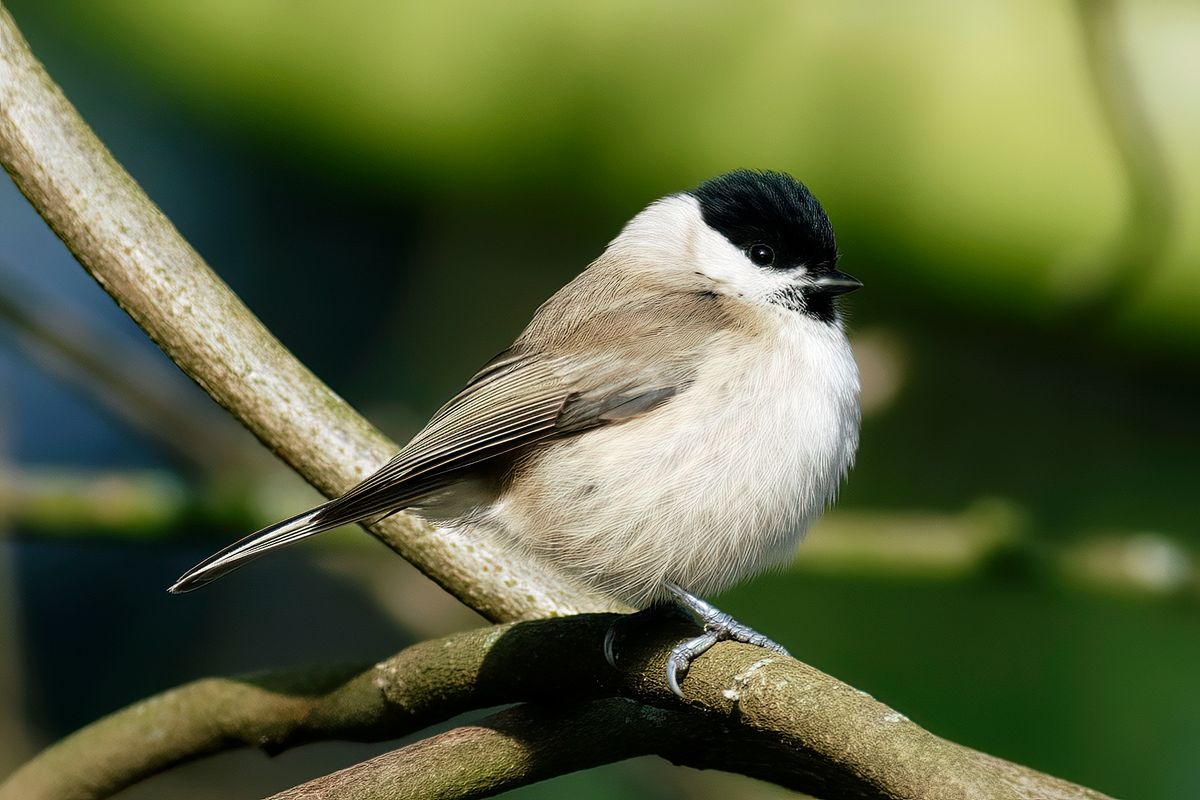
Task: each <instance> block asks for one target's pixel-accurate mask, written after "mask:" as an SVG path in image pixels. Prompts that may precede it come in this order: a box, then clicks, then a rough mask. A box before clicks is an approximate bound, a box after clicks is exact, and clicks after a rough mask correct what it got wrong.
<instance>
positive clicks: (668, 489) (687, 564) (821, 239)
mask: <svg viewBox="0 0 1200 800" xmlns="http://www.w3.org/2000/svg"><path fill="white" fill-rule="evenodd" d="M837 261H838V253H837V249H836V246H835V244H834V236H833V229H832V227H831V226H830V223H829V219H828V218H827V217H826V215H825V212H824V210H823V209H822V208H821V205H820V203H818V202H817V200H816V198H815V197H813V195H812V193H810V192H809V190H808V189H807V188H806V187H805V186H804V185H803V184H801V183H800V182H798V181H796V180H795V179H794V178H792V177H790V176H788V175H785V174H782V173H778V172H751V171H744V170H743V171H737V172H732V173H729V174H727V175H722V176H720V177H717V178H713V179H712V180H709V181H707V182H705V183H703V184H701V185H700V186H699V187H698V188H696V189H694V190H692V191H690V192H683V193H680V194H674V195H670V196H668V197H665V198H663V199H661V200H658V201H656V202H654V203H651V204H650V205H649V206H648V207H647V208H646V209H645V210H643V211H642V212H641V213H639V214H638V215H637V216H635V217H634V218H633V219H632V220H630V222H629V223H628V224H627V225H626V226H625V228H624V229H623V230H622V231H621V233H620V234H619V235H618V236H617V237H616V238H615V239H613V240H612V242H610V243H609V245H608V248H607V249H606V250H605V251H604V253H603V254H601V256H600V257H599V258H597V259H596V260H595V261H594V262H593V263H592V264H591V265H590V266H588V267H587V269H585V270H584V271H583V272H582V273H580V274H579V276H578V277H576V278H575V279H574V280H572V281H571V282H570V283H568V284H567V285H566V286H564V287H563V288H562V289H560V290H559V291H558V292H557V293H556V294H555V295H554V296H553V297H551V298H550V299H549V300H547V301H546V302H545V303H544V304H543V305H542V306H541V307H540V308H539V309H538V310H537V312H536V313H535V314H534V316H533V319H532V320H531V321H530V323H529V325H528V327H526V328H525V330H524V332H523V333H522V334H521V335H520V336H519V337H517V340H516V341H515V342H514V343H513V345H512V346H511V347H509V348H508V349H507V350H504V351H503V352H502V353H500V354H499V355H498V356H496V357H495V358H494V359H492V360H491V361H490V362H488V363H487V364H485V365H484V366H483V368H482V369H480V370H479V372H477V373H476V374H475V376H474V377H473V378H472V379H471V380H470V381H469V382H468V383H467V385H466V388H464V389H463V390H462V391H461V392H459V393H458V395H456V396H455V397H454V398H453V399H451V400H450V402H448V403H447V404H446V405H444V406H443V407H442V408H441V410H440V411H438V412H437V413H436V414H434V416H433V418H432V419H431V420H430V421H429V423H428V424H427V425H426V426H425V428H424V429H422V430H421V432H420V433H418V434H417V435H416V436H415V437H413V439H412V441H410V442H409V443H408V444H407V445H405V446H404V448H403V449H402V450H401V451H400V452H399V453H398V454H397V455H396V456H395V457H394V458H393V459H392V460H391V461H389V462H388V463H387V464H385V465H384V466H383V467H382V468H381V469H380V470H379V471H378V472H376V473H375V474H373V475H371V476H370V477H369V478H367V479H366V480H364V481H363V482H362V483H360V484H358V485H357V486H355V487H354V488H353V489H351V490H350V491H348V492H346V493H345V494H344V495H342V496H341V497H339V498H337V499H335V500H331V501H329V502H327V503H325V504H323V505H320V506H318V507H317V508H314V509H312V510H310V511H306V512H304V513H303V514H300V515H298V516H295V517H292V518H291V519H288V520H285V521H283V522H280V523H278V524H276V525H272V526H271V527H269V528H265V529H264V530H261V531H259V532H257V533H254V534H252V535H250V536H248V537H246V538H245V539H242V540H241V541H239V542H237V543H235V544H233V545H230V546H229V547H227V548H226V549H224V550H222V551H221V552H219V553H217V554H216V555H214V556H212V557H210V558H209V559H207V560H206V561H204V562H203V563H201V564H199V565H197V566H196V567H194V568H193V569H191V570H189V571H188V572H187V573H186V574H184V575H183V576H182V577H181V578H180V579H179V581H178V582H177V583H175V585H174V586H172V587H171V591H172V592H185V591H188V590H191V589H194V588H196V587H198V586H201V585H203V584H205V583H208V582H209V581H212V580H214V579H216V578H218V577H220V576H221V575H224V574H225V573H227V572H229V571H231V570H233V569H235V568H237V567H239V566H241V565H242V564H244V563H246V562H248V561H250V560H251V559H254V558H257V557H258V556H261V555H263V554H265V553H267V552H269V551H271V550H274V549H276V548H278V547H282V546H284V545H287V544H291V543H293V542H297V541H299V540H301V539H305V538H307V537H309V536H312V535H314V534H317V533H320V532H322V531H325V530H329V529H331V528H336V527H338V526H340V525H345V524H347V523H351V522H358V521H364V520H371V519H374V518H377V517H380V516H382V515H386V514H389V513H392V512H395V511H398V510H401V509H408V510H410V511H413V512H415V513H417V514H418V515H420V516H422V517H424V518H425V519H427V520H429V521H430V522H432V523H434V524H436V525H439V526H444V527H453V526H470V527H471V528H472V529H474V530H481V531H483V532H485V533H486V534H487V535H491V536H495V537H496V538H497V539H498V540H500V541H501V542H503V543H505V544H507V545H509V546H513V547H515V548H516V550H517V551H519V552H521V553H524V554H526V555H528V556H531V557H533V558H536V559H539V560H541V561H542V562H544V563H545V564H546V565H548V566H549V567H551V568H553V569H555V570H558V571H560V572H562V573H565V574H566V575H568V576H570V577H572V578H573V579H575V580H576V581H578V582H580V583H582V584H584V585H586V586H588V587H591V588H593V589H596V590H599V591H600V592H603V593H605V594H607V595H610V596H612V597H615V598H619V599H621V600H623V601H626V602H628V603H630V604H631V605H633V606H635V607H645V606H647V605H650V604H653V603H658V602H660V601H671V602H676V603H678V604H680V605H681V606H682V607H683V608H685V609H686V610H688V611H690V613H691V614H692V615H694V616H695V617H696V618H697V619H698V621H699V622H700V623H701V624H702V625H703V627H704V632H703V634H702V635H700V636H698V637H696V638H694V639H691V640H688V641H685V642H683V643H681V644H680V645H679V646H677V647H676V648H675V649H674V651H673V652H672V654H671V657H670V660H669V662H668V665H667V678H668V682H669V683H670V685H671V688H672V689H673V690H674V691H675V692H676V693H677V694H680V696H682V693H681V692H680V690H679V683H678V681H679V678H680V677H681V676H682V675H683V674H684V673H685V672H686V670H687V668H688V666H689V664H690V663H691V661H692V659H694V658H695V657H696V656H698V655H699V654H700V653H702V652H704V650H706V649H708V647H711V646H712V645H713V644H714V643H715V642H717V641H719V640H721V639H736V640H739V641H744V642H750V643H753V644H757V645H761V646H763V647H768V648H771V649H775V650H778V651H780V652H783V649H782V648H781V647H779V646H778V645H776V644H775V643H774V642H771V641H770V640H769V639H767V638H766V637H764V636H762V635H761V634H758V633H756V632H755V631H753V630H751V629H749V628H747V627H746V626H744V625H741V624H739V623H737V622H735V621H734V620H733V619H731V618H730V617H729V616H728V615H726V614H723V613H722V612H720V611H718V610H717V609H715V608H714V607H712V606H710V605H709V604H707V603H705V602H704V601H703V600H701V599H700V597H699V595H702V594H705V593H709V592H717V591H720V590H721V589H723V588H725V587H728V586H730V585H731V584H733V583H735V582H736V581H739V580H741V579H743V578H745V577H747V576H749V575H752V574H754V573H757V572H760V571H762V570H763V569H765V568H768V567H770V566H772V565H776V564H779V563H781V562H784V561H786V560H787V559H788V558H789V557H790V556H791V554H792V552H793V549H794V548H795V546H796V545H797V543H798V542H799V540H800V539H801V538H802V537H803V535H804V532H805V530H806V529H807V528H808V526H809V524H810V523H811V522H812V521H813V520H814V519H815V518H816V517H817V516H819V515H820V513H821V512H822V511H823V510H824V508H825V507H826V506H827V505H828V504H829V503H830V502H831V501H832V500H833V498H834V496H835V494H836V493H837V489H838V485H839V483H840V482H841V480H842V478H843V477H844V476H845V474H846V472H847V470H848V469H849V468H850V465H851V463H852V462H853V460H854V453H855V449H856V447H857V445H858V429H859V404H858V395H859V384H858V370H857V368H856V366H855V363H854V357H853V355H852V354H851V352H850V344H849V342H848V341H847V339H846V334H845V331H844V329H843V325H842V318H841V315H840V314H839V311H838V297H839V296H840V295H842V294H845V293H847V292H851V291H854V290H855V289H858V288H859V287H861V285H862V284H861V283H859V281H858V280H856V279H855V278H853V277H851V276H849V275H847V274H845V273H843V272H841V271H839V270H838V268H837ZM610 646H611V637H610V639H609V641H608V642H606V654H607V655H608V656H609V659H610V661H611V660H612V654H611V649H610Z"/></svg>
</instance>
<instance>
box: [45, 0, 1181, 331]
mask: <svg viewBox="0 0 1200 800" xmlns="http://www.w3.org/2000/svg"><path fill="white" fill-rule="evenodd" d="M1084 5H1085V6H1086V3H1085V4H1084ZM42 13H44V14H47V15H52V16H53V19H54V21H55V23H56V24H59V25H64V26H70V27H73V28H75V29H76V30H77V31H86V35H87V36H88V37H90V38H91V37H94V38H95V39H101V40H104V41H105V43H106V45H107V46H108V47H110V48H111V52H112V53H113V54H114V55H118V56H119V57H122V58H125V59H128V61H129V62H130V63H131V64H134V65H136V66H137V68H138V69H139V71H141V72H142V73H143V74H144V75H146V76H147V79H148V80H150V81H152V82H154V83H155V84H156V85H157V86H159V87H161V88H162V89H163V90H165V91H167V92H170V93H172V94H175V95H176V96H179V97H181V98H184V99H186V100H187V101H188V102H190V103H192V104H194V105H196V106H198V107H202V108H204V110H205V113H206V114H210V115H215V116H217V117H220V118H221V119H222V120H223V124H226V125H236V126H237V127H238V128H239V129H240V130H246V129H250V130H253V131H254V132H255V133H256V134H257V135H260V136H263V137H264V138H265V139H268V140H270V141H271V142H272V143H273V144H274V145H275V146H284V147H295V148H297V149H298V150H300V151H306V150H308V151H310V152H314V153H317V154H319V156H320V158H321V159H322V160H323V161H325V162H326V163H327V164H328V165H329V166H331V167H335V168H336V167H346V166H351V167H354V168H357V169H360V170H369V171H370V172H371V173H373V174H374V175H375V176H377V177H380V178H383V179H386V180H403V181H405V182H407V183H410V184H414V183H415V184H418V185H424V186H425V187H429V188H432V190H434V191H436V192H438V193H445V194H448V195H450V196H451V197H458V196H462V195H476V194H478V193H480V192H484V193H505V192H512V191H521V190H522V189H523V188H524V187H526V186H530V185H535V186H536V185H539V184H543V185H549V186H552V187H554V189H556V190H558V191H562V192H564V193H567V194H566V195H565V196H564V198H563V200H564V202H566V203H567V204H568V205H569V206H578V207H579V208H580V209H581V210H587V209H588V207H589V206H590V205H594V204H597V203H599V204H602V205H605V206H612V205H613V204H617V206H618V208H619V209H621V210H622V211H624V210H627V209H628V208H629V202H630V198H642V197H646V196H651V195H655V194H661V193H663V192H665V191H669V190H675V189H678V188H681V187H685V186H689V185H691V184H694V183H695V182H697V181H698V180H701V179H703V178H704V177H707V176H709V175H711V174H714V173H717V172H720V171H723V170H726V169H729V168H732V167H736V166H743V165H754V166H757V165H770V166H772V167H774V168H779V169H787V170H790V171H792V172H794V173H795V174H797V175H800V176H802V177H803V179H804V180H805V181H807V182H809V183H810V184H811V185H812V186H813V187H814V188H815V189H816V190H817V192H818V194H819V195H820V196H821V197H822V198H823V199H824V200H825V202H826V203H827V205H828V206H829V207H830V209H831V211H832V213H833V214H834V218H835V219H836V220H837V221H838V226H839V229H840V230H841V231H842V233H843V237H842V238H843V241H846V238H847V233H849V234H850V235H854V234H855V233H856V232H857V231H859V230H860V229H862V228H867V229H869V230H870V231H871V236H870V237H869V238H870V240H871V241H870V249H869V250H864V249H862V248H857V249H856V250H852V251H849V252H850V257H851V258H852V259H853V260H854V261H856V262H863V261H866V262H868V263H870V264H875V265H877V268H878V270H879V272H881V273H883V274H881V275H872V278H873V280H872V285H873V286H887V285H889V284H890V285H897V284H899V285H904V284H909V283H910V282H912V283H915V284H916V285H918V286H920V287H922V288H923V289H924V290H928V291H931V292H934V293H935V294H936V296H937V297H939V298H941V299H942V300H944V301H947V302H948V301H955V302H969V303H971V304H973V305H976V306H983V307H985V308H997V307H998V308H1000V309H1003V310H1006V311H1009V312H1011V313H1017V314H1021V315H1042V314H1053V313H1054V309H1055V308H1057V307H1061V306H1062V305H1064V304H1067V303H1069V302H1070V301H1071V300H1072V299H1073V298H1074V297H1077V296H1078V295H1080V294H1086V293H1087V292H1088V291H1090V290H1092V289H1093V288H1094V285H1095V284H1097V283H1100V282H1103V281H1104V280H1105V278H1106V276H1105V275H1104V274H1097V271H1098V269H1097V268H1098V267H1099V268H1103V267H1105V266H1108V265H1106V264H1105V263H1104V259H1103V253H1104V249H1105V248H1106V247H1107V246H1109V245H1111V244H1112V241H1111V239H1112V237H1113V235H1114V234H1115V232H1116V229H1117V226H1118V223H1119V220H1120V215H1121V213H1122V210H1123V202H1124V201H1123V191H1124V186H1123V185H1122V176H1121V175H1120V170H1119V167H1118V165H1117V164H1116V163H1115V159H1114V154H1113V143H1112V137H1111V134H1110V132H1108V131H1106V130H1105V127H1104V122H1103V119H1102V116H1101V114H1100V113H1099V110H1098V106H1097V98H1096V91H1095V87H1093V86H1091V85H1089V75H1088V72H1087V70H1086V69H1085V62H1084V53H1083V52H1082V49H1083V44H1082V36H1081V32H1080V30H1079V21H1078V19H1077V18H1076V15H1075V12H1074V10H1073V8H1072V6H1070V5H1067V4H1061V3H1044V2H1036V0H1024V2H1016V3H982V2H979V3H960V4H946V3H935V2H923V3H906V4H902V5H894V4H887V3H878V2H869V1H868V0H857V1H856V2H848V3H840V4H836V5H833V6H830V5H828V4H822V3H814V2H807V3H796V2H790V1H784V2H780V1H778V0H776V1H775V2H761V1H760V2H749V3H737V4H730V3H717V2H707V3H688V2H683V1H682V0H672V2H661V3H654V4H646V3H638V2H632V0H625V2H608V3H589V4H562V3H555V2H551V1H550V0H524V1H523V2H510V3H496V4H487V3H479V2H471V1H470V0H458V1H457V2H446V3H388V2H378V0H356V2H351V3H323V4H321V3H306V4H303V5H296V4H294V3H289V2H282V1H281V0H259V1H258V2H246V1H245V0H210V2H206V3H162V2H156V0H114V1H112V2H106V3H93V2H88V1H87V0H75V1H74V2H62V3H56V4H54V5H53V6H51V7H50V10H47V11H43V12H42ZM1121 19H1122V23H1123V27H1122V30H1121V32H1120V34H1119V36H1120V41H1118V42H1117V44H1118V45H1123V46H1126V47H1128V48H1129V50H1130V52H1131V53H1132V56H1133V57H1132V59H1131V67H1132V71H1133V76H1134V80H1136V81H1137V86H1138V88H1139V90H1141V91H1144V104H1145V106H1146V107H1147V109H1148V111H1149V114H1150V117H1151V121H1152V124H1153V126H1154V129H1155V130H1156V131H1157V132H1158V134H1159V135H1160V136H1161V137H1162V139H1163V145H1164V147H1165V149H1166V153H1167V155H1166V158H1167V160H1168V162H1169V165H1170V171H1171V176H1172V179H1173V180H1174V181H1176V182H1177V185H1176V186H1175V187H1174V191H1175V192H1177V193H1178V195H1179V202H1180V205H1181V209H1182V212H1181V214H1180V218H1181V219H1185V220H1189V221H1191V220H1194V219H1196V210H1197V204H1198V203H1200V151H1198V150H1197V149H1196V148H1195V147H1194V146H1193V143H1194V142H1195V141H1197V140H1200V109H1198V104H1197V103H1196V102H1195V98H1196V97H1197V96H1200V55H1197V50H1196V48H1195V47H1194V46H1193V45H1194V43H1195V41H1196V37H1197V36H1200V15H1198V14H1197V13H1196V12H1195V9H1194V7H1192V6H1190V4H1187V3H1184V2H1174V3H1171V2H1162V1H1161V0H1160V1H1159V2H1145V3H1138V4H1129V5H1128V6H1127V7H1125V8H1123V9H1122V14H1121ZM331 156H332V158H331ZM1178 233H1179V234H1180V235H1177V236H1174V237H1173V239H1174V241H1173V242H1172V245H1171V247H1170V248H1169V250H1168V256H1167V258H1166V263H1164V264H1161V265H1159V264H1147V265H1146V271H1147V274H1148V275H1150V277H1151V280H1150V282H1149V285H1147V286H1146V287H1144V293H1143V294H1142V295H1141V296H1140V297H1139V298H1138V300H1137V302H1135V303H1133V304H1131V305H1130V307H1128V308H1125V309H1123V312H1124V313H1123V317H1124V318H1123V320H1122V323H1123V324H1122V326H1121V328H1120V330H1122V331H1125V332H1128V333H1130V334H1132V335H1135V336H1137V337H1139V338H1141V337H1152V338H1154V339H1156V340H1159V339H1170V340H1172V341H1175V342H1178V343H1180V344H1183V343H1186V344H1188V345H1189V346H1193V347H1194V346H1196V345H1197V344H1200V313H1198V312H1200V270H1198V269H1196V266H1197V264H1198V263H1200V227H1197V226H1196V225H1195V224H1194V223H1193V224H1190V225H1189V226H1188V227H1187V228H1186V229H1185V230H1183V231H1181V232H1178ZM895 262H901V263H903V264H904V265H905V270H904V273H903V275H891V276H889V275H888V274H887V272H886V270H887V268H888V267H889V265H890V264H893V263H895Z"/></svg>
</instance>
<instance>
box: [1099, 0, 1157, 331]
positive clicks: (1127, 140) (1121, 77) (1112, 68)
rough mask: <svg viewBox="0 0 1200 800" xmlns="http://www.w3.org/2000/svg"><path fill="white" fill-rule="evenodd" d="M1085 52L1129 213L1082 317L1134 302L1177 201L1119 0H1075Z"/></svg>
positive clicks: (1146, 282)
mask: <svg viewBox="0 0 1200 800" xmlns="http://www.w3.org/2000/svg"><path fill="white" fill-rule="evenodd" d="M1075 13H1076V17H1077V19H1078V21H1079V30H1080V35H1081V37H1082V41H1083V50H1084V57H1085V60H1086V65H1087V70H1088V75H1089V77H1090V78H1091V83H1092V89H1093V91H1094V92H1095V94H1096V101H1097V103H1098V104H1099V107H1100V113H1101V115H1102V117H1103V121H1104V125H1105V127H1106V129H1107V132H1108V135H1109V137H1110V138H1111V139H1112V143H1113V147H1114V148H1115V151H1116V156H1117V163H1118V165H1119V166H1120V168H1121V171H1122V172H1123V173H1124V178H1125V186H1126V190H1127V192H1128V194H1127V202H1128V207H1127V208H1126V210H1125V219H1124V222H1123V223H1122V225H1121V228H1120V229H1119V230H1118V231H1117V233H1116V235H1115V238H1114V241H1113V243H1112V245H1111V248H1110V250H1109V252H1108V255H1107V256H1106V258H1105V261H1106V262H1107V263H1105V264H1103V265H1101V266H1102V267H1103V268H1104V271H1105V272H1106V273H1107V274H1106V276H1105V281H1104V283H1103V284H1102V286H1101V288H1100V289H1099V290H1098V291H1097V292H1095V293H1094V294H1091V295H1088V296H1087V297H1085V298H1083V304H1082V305H1081V307H1080V308H1079V309H1078V311H1079V313H1080V314H1081V315H1083V316H1093V317H1098V318H1101V319H1103V318H1107V317H1110V316H1111V315H1112V314H1113V313H1115V312H1117V311H1119V310H1121V309H1122V308H1123V307H1126V306H1128V305H1129V302H1130V301H1131V300H1132V299H1133V298H1135V297H1136V296H1137V295H1138V294H1140V293H1141V291H1142V290H1143V289H1144V288H1145V287H1146V286H1148V285H1150V283H1151V278H1152V276H1153V274H1154V271H1155V270H1156V269H1161V267H1162V265H1163V261H1164V259H1165V257H1166V254H1167V250H1168V246H1169V245H1170V237H1171V232H1172V229H1173V227H1174V222H1175V217H1176V202H1175V196H1174V192H1173V190H1172V187H1171V178H1170V171H1169V170H1168V168H1167V163H1166V159H1165V158H1164V156H1163V153H1162V148H1161V147H1160V145H1159V142H1158V140H1157V138H1156V137H1155V134H1154V127H1153V123H1152V122H1151V119H1150V115H1149V113H1148V112H1147V110H1146V105H1145V102H1144V100H1143V98H1142V95H1141V92H1140V91H1139V90H1138V85H1137V78H1136V76H1135V75H1134V72H1133V69H1132V67H1131V65H1130V62H1129V57H1128V54H1127V53H1126V52H1125V50H1124V48H1123V46H1122V43H1121V26H1120V20H1119V18H1118V17H1119V11H1118V9H1117V2H1116V0H1075Z"/></svg>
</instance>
